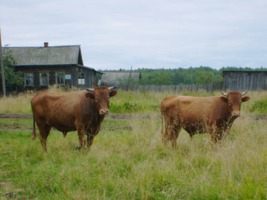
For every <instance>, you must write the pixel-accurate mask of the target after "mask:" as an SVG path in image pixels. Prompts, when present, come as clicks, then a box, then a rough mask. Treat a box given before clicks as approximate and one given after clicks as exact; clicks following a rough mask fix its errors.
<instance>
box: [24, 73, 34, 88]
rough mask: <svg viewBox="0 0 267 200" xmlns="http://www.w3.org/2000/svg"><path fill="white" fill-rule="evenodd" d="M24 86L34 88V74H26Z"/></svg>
mask: <svg viewBox="0 0 267 200" xmlns="http://www.w3.org/2000/svg"><path fill="white" fill-rule="evenodd" d="M24 84H25V86H33V73H25V74H24Z"/></svg>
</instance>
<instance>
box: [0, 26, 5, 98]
mask: <svg viewBox="0 0 267 200" xmlns="http://www.w3.org/2000/svg"><path fill="white" fill-rule="evenodd" d="M0 60H1V70H2V85H3V95H4V97H6V84H5V70H4V61H3V51H2V37H1V27H0Z"/></svg>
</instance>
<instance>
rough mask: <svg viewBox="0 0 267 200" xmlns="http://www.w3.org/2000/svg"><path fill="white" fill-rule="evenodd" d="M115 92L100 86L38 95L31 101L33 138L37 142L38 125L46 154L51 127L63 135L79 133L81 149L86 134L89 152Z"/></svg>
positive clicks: (112, 89)
mask: <svg viewBox="0 0 267 200" xmlns="http://www.w3.org/2000/svg"><path fill="white" fill-rule="evenodd" d="M114 89H115V87H105V86H101V87H96V88H89V89H86V90H85V91H79V92H72V93H54V92H49V91H44V92H40V93H38V94H36V95H35V96H34V97H33V98H32V101H31V106H32V112H33V132H32V139H33V140H35V139H36V128H35V122H36V124H37V126H38V128H39V132H40V136H39V137H40V140H41V144H42V147H43V150H44V152H47V149H46V140H47V136H48V135H49V133H50V130H51V128H52V127H54V128H56V129H57V130H59V131H61V132H63V133H67V132H69V131H75V130H77V131H78V136H79V143H80V147H82V146H83V145H84V141H85V139H84V138H85V135H87V148H88V149H90V146H91V145H92V142H93V139H94V137H95V136H96V135H97V134H98V132H99V130H100V125H101V123H102V121H103V120H104V118H105V115H107V114H108V113H109V98H110V97H113V96H115V95H116V94H117V91H115V90H114Z"/></svg>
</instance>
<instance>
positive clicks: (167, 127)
mask: <svg viewBox="0 0 267 200" xmlns="http://www.w3.org/2000/svg"><path fill="white" fill-rule="evenodd" d="M173 128H174V127H173V125H172V124H171V119H170V118H169V117H165V131H164V134H162V144H163V146H167V144H168V142H169V141H170V138H171V133H172V129H173Z"/></svg>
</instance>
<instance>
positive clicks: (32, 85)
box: [24, 72, 34, 87]
mask: <svg viewBox="0 0 267 200" xmlns="http://www.w3.org/2000/svg"><path fill="white" fill-rule="evenodd" d="M27 74H31V75H32V77H31V79H32V84H30V85H27V84H26V75H27ZM24 86H25V87H34V74H33V72H27V73H24Z"/></svg>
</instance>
